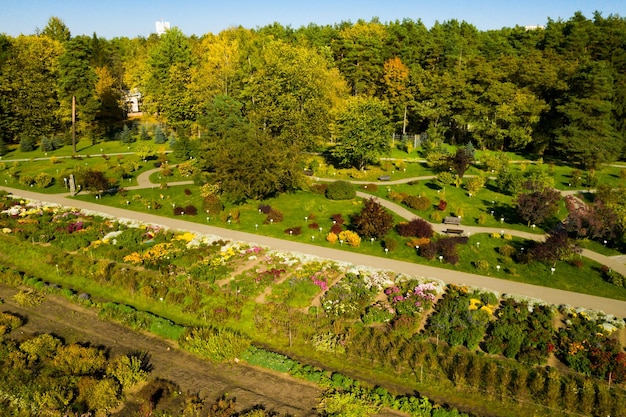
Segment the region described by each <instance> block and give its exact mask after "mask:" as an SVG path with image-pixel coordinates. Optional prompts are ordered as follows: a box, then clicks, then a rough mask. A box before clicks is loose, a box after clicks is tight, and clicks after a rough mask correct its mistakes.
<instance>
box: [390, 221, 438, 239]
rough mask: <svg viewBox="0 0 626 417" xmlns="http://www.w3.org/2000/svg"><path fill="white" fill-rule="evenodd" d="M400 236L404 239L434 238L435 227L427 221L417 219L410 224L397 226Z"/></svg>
mask: <svg viewBox="0 0 626 417" xmlns="http://www.w3.org/2000/svg"><path fill="white" fill-rule="evenodd" d="M396 229H397V230H398V234H399V235H400V236H403V237H429V238H430V237H433V234H434V232H433V227H432V226H431V224H430V223H428V222H427V221H426V220H423V219H419V218H415V219H413V220H411V221H410V222H408V223H406V222H403V223H398V224H397V225H396Z"/></svg>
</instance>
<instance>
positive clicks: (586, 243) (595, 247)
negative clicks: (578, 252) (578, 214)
mask: <svg viewBox="0 0 626 417" xmlns="http://www.w3.org/2000/svg"><path fill="white" fill-rule="evenodd" d="M576 244H577V245H578V246H580V247H582V248H585V249H589V250H590V251H592V252H597V253H599V254H602V255H604V256H618V255H622V253H621V252H619V251H618V250H616V249H613V248H611V247H610V246H606V245H604V244H602V243H600V242H596V241H593V240H589V239H579V240H577V241H576ZM607 244H608V242H607Z"/></svg>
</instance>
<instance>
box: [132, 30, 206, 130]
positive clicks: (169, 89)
mask: <svg viewBox="0 0 626 417" xmlns="http://www.w3.org/2000/svg"><path fill="white" fill-rule="evenodd" d="M148 55H149V57H148V60H147V62H146V66H147V70H146V72H145V78H144V91H143V93H144V105H145V107H146V108H147V110H148V111H149V112H151V113H153V114H156V116H157V117H158V118H159V119H161V120H163V121H165V122H167V123H168V124H171V125H172V126H173V127H174V128H189V127H190V125H191V122H192V121H193V120H194V119H195V116H194V114H193V107H194V104H193V103H194V101H193V96H192V94H191V92H190V91H189V84H190V80H191V73H192V67H193V64H194V56H193V54H192V51H191V45H190V43H189V39H187V37H186V36H185V35H184V34H183V33H182V32H181V31H180V29H178V28H172V29H170V30H168V31H167V32H165V34H164V35H162V36H161V37H160V38H159V40H158V42H157V43H156V44H155V45H154V46H152V47H151V48H150V49H149V52H148Z"/></svg>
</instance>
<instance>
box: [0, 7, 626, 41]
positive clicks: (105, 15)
mask: <svg viewBox="0 0 626 417" xmlns="http://www.w3.org/2000/svg"><path fill="white" fill-rule="evenodd" d="M576 11H580V12H582V13H583V14H584V15H586V16H592V15H593V12H594V11H599V12H601V13H602V16H604V17H608V16H609V15H619V16H621V17H623V16H626V2H624V1H623V0H596V1H593V2H591V1H588V0H526V1H523V2H521V1H520V2H509V1H506V2H504V1H501V0H440V1H436V2H435V1H432V0H397V1H393V2H389V1H380V0H365V1H364V0H339V1H336V0H318V1H315V2H313V1H307V2H299V1H296V2H294V1H286V0H265V1H255V0H241V1H238V2H229V1H200V0H180V1H170V0H135V1H131V2H129V1H122V0H108V1H102V0H98V1H94V0H82V1H80V0H65V1H62V2H61V1H50V0H4V1H2V13H0V33H5V34H7V35H10V36H18V35H20V34H24V35H29V34H34V33H35V32H36V31H37V28H39V29H43V28H44V27H45V26H46V23H47V21H48V19H49V18H50V16H57V17H59V18H61V19H62V20H63V21H64V22H65V24H66V25H67V26H68V27H69V29H70V30H71V32H72V35H73V36H75V35H83V34H84V35H92V34H93V33H94V32H95V33H97V34H98V36H101V37H104V38H107V39H111V38H114V37H122V36H126V37H131V38H132V37H136V36H144V37H147V36H149V35H150V34H151V33H154V32H155V22H156V21H160V20H161V19H163V20H164V21H167V22H170V24H171V25H172V26H177V27H178V28H179V29H180V30H181V31H182V32H183V33H184V34H186V35H188V36H189V35H198V36H201V35H203V34H206V33H208V32H211V33H214V34H215V33H219V32H221V31H222V30H224V29H226V28H228V27H231V26H243V27H246V28H256V27H261V26H265V25H268V24H271V23H273V22H278V23H280V24H282V25H284V26H292V27H293V28H294V29H295V28H298V27H300V26H306V25H307V24H308V23H316V24H318V25H324V24H334V23H340V22H341V21H351V22H356V21H357V20H359V19H364V20H367V21H369V20H370V19H372V18H373V17H378V18H379V19H380V21H381V22H388V21H394V20H402V19H403V18H410V19H412V20H418V19H421V20H422V22H423V23H424V24H425V25H426V26H427V27H431V26H432V25H433V24H434V23H435V22H436V21H439V22H444V21H447V20H450V19H457V20H460V21H461V20H464V21H466V22H468V23H471V24H473V25H474V26H476V28H477V29H479V30H490V29H501V28H502V27H515V26H516V25H519V26H527V25H545V24H546V23H547V21H548V18H550V19H552V20H559V19H563V20H567V19H568V18H569V17H570V16H572V15H573V14H574V13H575V12H576Z"/></svg>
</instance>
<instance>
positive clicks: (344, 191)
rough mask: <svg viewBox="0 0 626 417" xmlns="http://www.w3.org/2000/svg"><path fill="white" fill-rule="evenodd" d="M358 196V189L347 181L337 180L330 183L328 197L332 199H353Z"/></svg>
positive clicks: (327, 190)
mask: <svg viewBox="0 0 626 417" xmlns="http://www.w3.org/2000/svg"><path fill="white" fill-rule="evenodd" d="M355 196H356V190H355V189H354V187H353V186H352V184H350V183H349V182H347V181H335V182H331V183H330V184H328V188H327V189H326V198H328V199H330V200H351V199H353V198H354V197H355Z"/></svg>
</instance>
